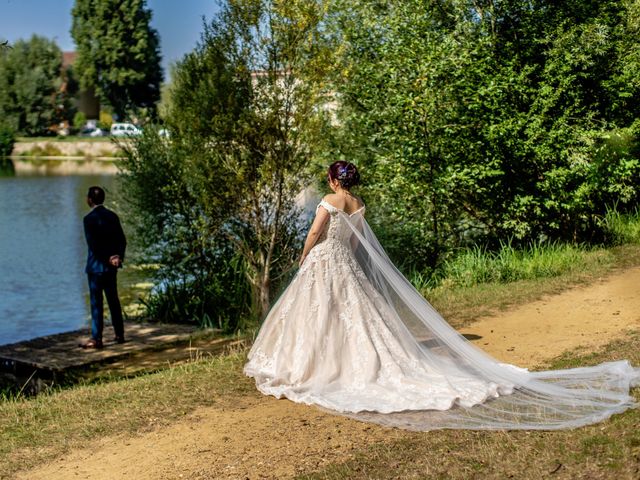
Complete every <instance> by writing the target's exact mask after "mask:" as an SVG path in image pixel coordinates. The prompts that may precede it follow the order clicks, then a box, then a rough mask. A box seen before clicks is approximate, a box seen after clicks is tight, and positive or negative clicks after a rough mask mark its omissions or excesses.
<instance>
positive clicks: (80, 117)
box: [73, 112, 87, 130]
mask: <svg viewBox="0 0 640 480" xmlns="http://www.w3.org/2000/svg"><path fill="white" fill-rule="evenodd" d="M86 124H87V116H86V115H85V114H84V113H82V112H76V114H75V115H74V116H73V127H74V128H75V129H76V130H80V129H81V128H82V127H84V126H85V125H86Z"/></svg>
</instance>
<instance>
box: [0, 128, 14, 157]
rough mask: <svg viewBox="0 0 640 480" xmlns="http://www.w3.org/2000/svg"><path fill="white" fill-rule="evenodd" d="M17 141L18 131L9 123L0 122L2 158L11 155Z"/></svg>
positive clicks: (0, 153) (0, 154) (0, 151)
mask: <svg viewBox="0 0 640 480" xmlns="http://www.w3.org/2000/svg"><path fill="white" fill-rule="evenodd" d="M15 142H16V133H15V132H14V131H13V129H12V128H11V127H9V125H6V124H4V123H0V158H2V157H6V156H9V155H11V152H12V151H13V144H14V143H15Z"/></svg>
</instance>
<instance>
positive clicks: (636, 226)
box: [603, 208, 640, 245]
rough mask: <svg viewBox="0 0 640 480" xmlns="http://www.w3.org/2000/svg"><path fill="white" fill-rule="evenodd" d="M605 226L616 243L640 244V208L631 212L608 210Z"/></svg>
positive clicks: (604, 220) (612, 240) (611, 239)
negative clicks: (623, 212)
mask: <svg viewBox="0 0 640 480" xmlns="http://www.w3.org/2000/svg"><path fill="white" fill-rule="evenodd" d="M603 226H604V228H605V231H606V232H607V234H608V236H609V239H610V241H611V243H613V244H614V245H624V244H636V245H637V244H640V210H638V209H637V208H636V210H635V212H634V213H629V214H622V213H619V212H618V211H616V210H614V209H611V210H608V211H607V214H606V215H605V216H604V219H603Z"/></svg>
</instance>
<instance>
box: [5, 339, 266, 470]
mask: <svg viewBox="0 0 640 480" xmlns="http://www.w3.org/2000/svg"><path fill="white" fill-rule="evenodd" d="M244 362H245V353H244V352H242V351H240V352H236V353H232V354H228V355H223V356H219V357H214V358H208V359H200V360H196V361H193V362H191V363H187V364H183V365H177V366H174V367H171V368H167V369H165V370H162V371H160V372H157V373H153V374H149V375H143V376H139V377H135V378H129V379H122V378H120V379H117V380H114V381H109V379H108V378H103V379H102V380H101V381H100V383H91V384H87V385H77V386H75V387H73V388H70V389H66V390H55V391H51V392H49V393H45V394H42V395H39V396H37V397H35V398H17V399H16V398H13V399H10V398H9V399H7V398H5V399H4V401H3V402H0V432H1V433H0V478H7V477H9V476H11V475H12V474H13V473H14V472H16V471H17V470H18V469H26V468H29V467H31V466H34V465H37V464H38V463H42V462H45V461H47V460H49V459H52V458H54V457H57V456H59V455H61V454H62V453H64V452H65V451H68V450H69V449H71V448H78V447H81V446H84V445H85V444H86V441H88V440H91V439H95V438H99V437H101V436H105V435H113V434H119V433H134V432H140V431H147V430H150V429H151V428H155V427H157V426H162V425H167V424H169V423H171V422H172V421H174V420H176V419H178V418H180V417H182V416H184V415H186V414H188V413H190V412H192V411H193V410H194V409H195V408H196V407H201V406H211V405H218V406H234V407H237V406H238V405H241V404H242V402H247V401H251V399H252V398H257V397H258V395H259V394H258V393H257V391H256V390H255V387H254V383H253V381H252V380H250V379H249V378H247V377H245V376H244V375H243V374H242V366H243V364H244Z"/></svg>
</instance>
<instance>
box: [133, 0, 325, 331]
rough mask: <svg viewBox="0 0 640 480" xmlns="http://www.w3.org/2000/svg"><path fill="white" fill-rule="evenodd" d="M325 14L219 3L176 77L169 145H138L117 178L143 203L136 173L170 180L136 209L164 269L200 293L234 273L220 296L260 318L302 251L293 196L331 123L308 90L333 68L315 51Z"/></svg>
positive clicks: (306, 6) (310, 5) (169, 103)
mask: <svg viewBox="0 0 640 480" xmlns="http://www.w3.org/2000/svg"><path fill="white" fill-rule="evenodd" d="M323 12H324V11H323V6H322V4H321V3H319V2H316V1H314V0H295V1H287V2H285V1H271V0H242V1H229V2H226V3H224V4H223V5H222V8H221V11H220V14H219V16H218V17H217V18H216V19H215V20H214V21H213V22H212V23H211V24H210V25H207V26H206V27H205V31H204V33H203V35H202V40H201V42H200V44H199V45H198V47H197V48H196V49H195V50H194V51H193V52H191V53H190V54H188V55H186V56H185V57H184V59H183V60H182V61H181V62H179V63H178V65H177V66H176V68H175V71H174V75H173V76H172V77H173V82H172V85H171V87H170V89H169V91H168V92H167V95H168V98H167V99H166V102H165V106H166V110H167V111H166V116H165V122H166V125H167V127H168V129H169V131H170V138H169V140H168V141H162V143H161V144H159V143H158V141H156V142H151V143H150V144H149V145H148V146H145V144H143V143H142V142H143V141H144V139H141V140H140V141H138V142H137V143H136V147H135V148H134V149H133V150H132V151H131V152H130V153H129V159H128V161H127V166H126V167H125V168H126V170H125V178H126V180H127V182H129V184H130V185H132V189H131V191H132V192H135V191H140V190H144V191H145V192H148V185H149V184H148V183H146V180H145V178H146V177H145V176H143V175H140V174H139V173H138V172H140V171H143V170H144V171H162V172H165V173H164V174H163V175H169V176H170V178H166V179H164V180H163V181H162V182H161V184H160V185H158V186H157V189H153V191H154V192H156V193H155V194H154V195H158V197H157V198H156V197H153V198H150V199H146V200H144V201H143V202H138V203H137V205H138V210H139V211H140V212H141V213H142V214H143V215H144V216H145V217H146V219H147V220H146V225H148V229H147V230H148V231H155V232H156V233H157V234H161V238H162V240H161V244H162V245H163V251H162V256H163V259H164V263H165V264H166V265H171V268H173V269H174V270H176V269H182V268H183V267H184V266H186V270H188V271H189V272H190V275H191V277H190V278H191V280H190V281H192V282H194V283H195V282H201V284H202V285H203V286H204V285H206V284H209V285H211V284H213V283H214V278H213V277H214V276H215V275H216V272H220V271H227V270H228V269H229V268H230V267H231V266H233V269H234V272H242V276H241V277H237V276H235V277H234V279H233V280H232V281H229V282H227V284H226V285H225V287H224V291H226V293H227V295H231V294H230V292H234V291H235V292H244V291H247V289H248V290H249V291H250V292H251V295H250V298H251V313H252V315H251V316H253V317H254V318H259V317H261V316H263V315H264V314H265V313H266V312H267V310H268V308H269V305H270V302H271V300H272V298H273V295H274V291H277V288H278V285H279V283H280V282H281V281H282V279H283V278H284V277H286V275H287V273H288V271H289V270H290V268H291V267H292V265H293V264H294V262H295V257H296V256H297V254H298V247H299V244H300V242H301V240H302V238H301V235H300V233H299V232H300V231H301V230H302V229H303V227H304V226H303V225H302V224H301V222H300V217H299V213H300V212H299V209H298V208H297V207H296V204H295V197H296V195H297V194H298V193H299V192H300V191H301V190H302V189H303V188H304V187H305V186H306V185H307V184H308V183H309V182H310V181H311V178H310V172H311V170H312V168H311V165H312V164H313V161H314V158H315V157H314V152H315V148H314V146H316V145H317V144H318V143H319V142H320V139H319V137H320V133H321V132H322V130H323V127H324V125H325V123H326V116H327V115H325V113H323V112H324V110H323V109H322V104H323V102H325V98H326V97H325V92H324V90H323V89H322V88H321V86H319V83H320V82H317V81H315V80H314V79H317V78H318V77H319V76H321V75H323V73H322V72H323V69H324V68H326V66H327V62H326V61H325V60H326V59H327V58H328V57H329V56H328V52H327V51H326V50H325V49H324V47H323V46H322V45H323V43H322V42H320V41H319V40H320V34H319V29H320V26H321V21H322V19H323ZM152 145H154V146H153V148H152V147H151V146H152ZM154 149H156V150H154ZM159 152H164V153H159ZM161 159H166V161H167V162H170V161H171V162H172V163H171V164H169V163H168V164H167V165H166V166H159V165H157V162H158V161H161ZM152 162H155V164H154V165H155V167H153V168H152V169H151V170H147V165H152ZM166 172H169V173H166ZM156 184H157V183H156V182H155V181H154V183H153V185H156ZM136 185H137V186H138V188H136V187H135V186H136ZM169 193H171V196H170V197H169V198H164V197H163V196H164V195H169ZM136 198H140V197H138V196H137V195H134V198H133V201H136ZM173 222H179V228H176V226H175V224H174V223H173ZM141 224H142V223H141ZM170 225H173V226H171V227H169V226H170ZM187 239H189V240H187ZM156 241H157V238H156ZM206 278H210V279H211V280H208V281H207V280H203V281H201V279H206ZM246 313H247V312H245V314H246Z"/></svg>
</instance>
